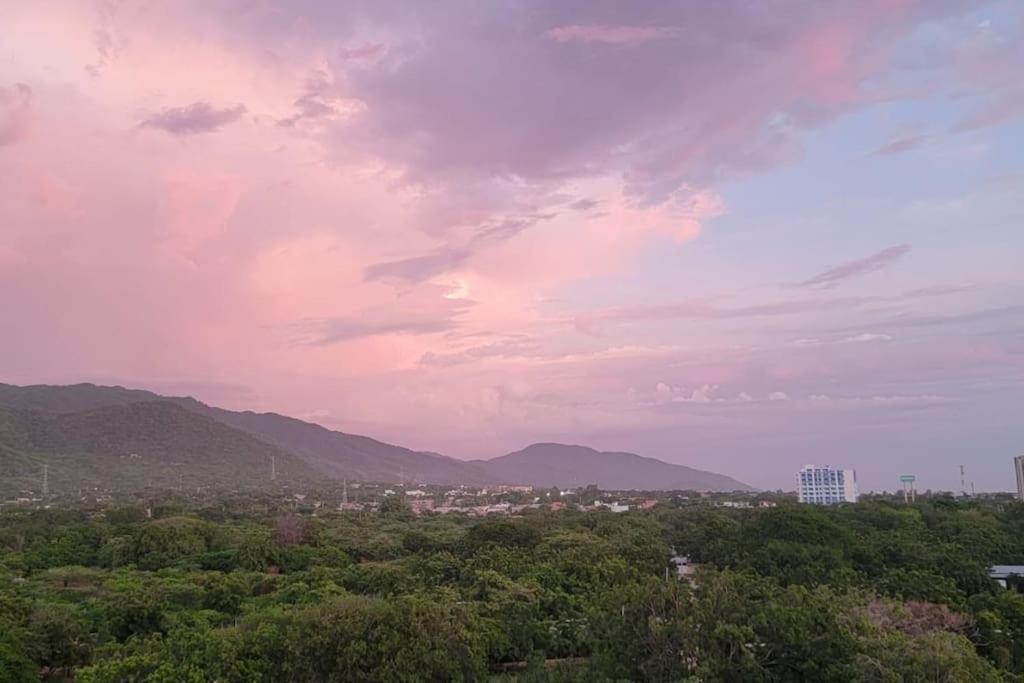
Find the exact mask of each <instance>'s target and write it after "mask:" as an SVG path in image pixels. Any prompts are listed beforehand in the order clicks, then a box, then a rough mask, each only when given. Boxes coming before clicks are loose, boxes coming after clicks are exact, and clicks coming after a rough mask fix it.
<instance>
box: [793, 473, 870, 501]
mask: <svg viewBox="0 0 1024 683" xmlns="http://www.w3.org/2000/svg"><path fill="white" fill-rule="evenodd" d="M796 490H797V495H798V496H799V500H800V502H801V503H812V504H814V505H834V504H836V503H856V502H857V473H856V472H855V471H854V470H841V469H839V468H837V467H832V466H831V465H807V466H805V467H804V468H803V469H802V470H800V471H799V472H797V475H796Z"/></svg>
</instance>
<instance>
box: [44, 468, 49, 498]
mask: <svg viewBox="0 0 1024 683" xmlns="http://www.w3.org/2000/svg"><path fill="white" fill-rule="evenodd" d="M48 495H50V466H49V465H43V497H44V498H45V497H46V496H48Z"/></svg>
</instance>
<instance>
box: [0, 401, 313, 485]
mask: <svg viewBox="0 0 1024 683" xmlns="http://www.w3.org/2000/svg"><path fill="white" fill-rule="evenodd" d="M0 449H2V450H0V493H2V494H3V495H6V496H10V495H13V494H17V493H19V492H21V491H25V490H26V489H28V490H30V491H35V492H40V491H41V489H42V467H43V465H44V464H45V465H48V466H49V479H50V490H51V491H52V492H58V491H60V492H69V491H77V490H89V489H92V488H94V487H100V488H102V489H117V490H127V491H138V490H141V489H144V488H146V487H158V488H168V487H183V488H195V487H214V488H233V487H242V486H260V485H267V483H268V482H269V480H270V472H271V460H272V459H273V460H274V461H275V466H276V470H277V480H278V481H279V482H282V483H284V482H299V481H304V480H312V479H316V478H318V473H317V472H316V471H315V470H314V469H312V468H310V467H309V466H308V465H307V464H306V463H304V462H303V461H302V460H300V459H299V458H297V457H295V456H294V455H292V454H291V453H289V452H287V451H285V450H283V449H281V448H278V447H276V446H273V445H271V444H268V443H266V442H263V441H260V440H259V439H256V438H254V437H253V436H251V435H249V434H247V433H245V432H242V431H240V430H237V429H234V428H232V427H230V426H228V425H225V424H223V423H220V422H217V421H216V420H213V419H212V418H209V417H206V416H204V415H199V414H197V413H194V412H192V411H189V410H186V409H185V408H182V407H181V406H179V405H176V404H174V403H169V402H164V401H146V402H139V403H131V404H127V405H112V406H105V407H102V408H94V409H91V410H83V411H77V412H70V413H56V414H51V413H45V412H42V411H39V410H25V409H11V408H2V407H0Z"/></svg>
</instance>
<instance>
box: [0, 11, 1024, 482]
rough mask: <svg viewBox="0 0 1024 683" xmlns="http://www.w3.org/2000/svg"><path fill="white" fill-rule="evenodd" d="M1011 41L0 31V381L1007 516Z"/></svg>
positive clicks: (35, 25) (822, 30) (590, 15)
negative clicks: (108, 391)
mask: <svg viewBox="0 0 1024 683" xmlns="http://www.w3.org/2000/svg"><path fill="white" fill-rule="evenodd" d="M1022 32H1024V10H1022V7H1021V5H1020V4H1019V3H1016V2H1011V1H1009V0H1003V1H993V2H985V1H981V2H958V1H955V0H948V1H947V0H942V1H934V2H924V1H918V2H914V1H912V0H866V1H861V2H829V3H823V2H811V1H810V0H808V1H800V0H794V1H791V2H781V3H758V2H738V1H737V2H717V3H662V2H630V3H621V2H548V3H540V2H518V3H466V4H450V3H414V2H389V1H384V2H381V1H380V0H378V1H375V2H366V3H364V2H351V3H334V2H315V1H312V0H310V1H307V2H294V3H270V2H261V1H253V2H243V1H233V0H232V1H227V0H226V1H223V2H211V3H183V2H152V3H146V4H133V3H118V2H84V1H83V2H71V3H5V4H4V5H3V6H2V7H0V311H2V313H3V320H4V331H3V333H2V334H0V382H6V383H13V384H35V383H48V384H69V383H76V382H96V383H101V384H120V385H124V386H128V387H132V388H142V389H149V390H152V391H156V392H158V393H160V394H174V395H182V394H188V395H192V396H195V397H196V398H198V399H200V400H202V401H205V402H207V403H211V404H216V405H218V406H222V407H225V408H230V409H234V410H257V411H276V412H279V413H283V414H287V415H292V416H295V417H298V418H301V419H306V420H310V421H314V422H317V423H319V424H323V425H325V426H327V427H330V428H333V429H341V430H344V431H346V432H354V433H358V434H368V435H371V436H374V437H376V438H380V439H384V440H387V441H390V442H394V443H398V444H402V445H405V446H409V447H410V448H415V449H421V450H430V451H436V452H440V453H443V454H445V455H450V456H454V457H458V458H462V459H474V458H490V457H492V456H497V455H501V454H504V453H508V452H510V451H514V450H517V449H519V448H522V447H524V446H526V445H527V444H530V443H533V442H538V441H558V442H563V443H576V444H586V445H588V446H592V447H594V448H598V449H602V450H623V451H630V452H635V453H639V454H642V455H646V456H653V457H658V458H661V459H662V460H665V461H666V462H670V463H675V464H682V465H688V466H691V467H696V468H700V469H704V470H711V471H714V472H718V473H722V474H725V475H728V476H730V477H735V478H736V479H738V480H740V481H742V482H745V483H748V484H750V485H752V486H755V487H758V488H768V489H775V488H786V489H792V487H793V485H794V475H795V473H796V472H797V470H798V469H799V468H800V467H802V466H803V465H804V464H805V463H812V462H813V463H818V462H822V463H834V464H837V465H842V466H846V467H849V468H852V469H856V470H857V473H858V479H859V484H860V487H861V489H862V490H864V491H867V490H871V489H888V490H894V489H896V488H897V487H898V486H899V482H898V477H899V475H900V474H905V473H912V474H915V475H916V476H917V485H918V487H919V488H920V489H921V490H924V489H927V488H935V489H949V490H958V489H959V486H960V479H959V477H960V474H959V465H961V464H964V465H965V466H966V469H967V478H968V481H969V482H973V483H974V484H975V485H976V487H977V489H978V490H979V491H980V490H998V491H1008V490H1011V489H1014V487H1015V483H1014V479H1013V477H1014V472H1013V465H1012V458H1013V456H1015V455H1019V454H1022V453H1024V419H1022V416H1021V406H1022V405H1024V268H1022V267H1021V262H1022V255H1024V231H1022V217H1024V216H1022V210H1021V203H1020V197H1022V196H1024V166H1022V160H1024V87H1022V82H1021V78H1020V74H1021V72H1022V69H1024V35H1022Z"/></svg>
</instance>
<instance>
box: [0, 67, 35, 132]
mask: <svg viewBox="0 0 1024 683" xmlns="http://www.w3.org/2000/svg"><path fill="white" fill-rule="evenodd" d="M31 104H32V89H31V88H29V87H28V86H27V85H25V84H24V83H15V84H14V85H12V86H10V87H7V88H3V87H0V146H3V145H10V144H13V143H15V142H17V141H18V140H22V139H24V138H25V137H26V136H27V135H28V132H29V127H30V124H31Z"/></svg>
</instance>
